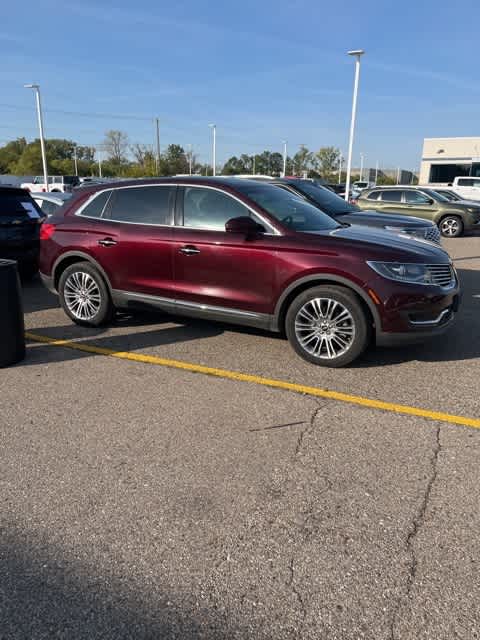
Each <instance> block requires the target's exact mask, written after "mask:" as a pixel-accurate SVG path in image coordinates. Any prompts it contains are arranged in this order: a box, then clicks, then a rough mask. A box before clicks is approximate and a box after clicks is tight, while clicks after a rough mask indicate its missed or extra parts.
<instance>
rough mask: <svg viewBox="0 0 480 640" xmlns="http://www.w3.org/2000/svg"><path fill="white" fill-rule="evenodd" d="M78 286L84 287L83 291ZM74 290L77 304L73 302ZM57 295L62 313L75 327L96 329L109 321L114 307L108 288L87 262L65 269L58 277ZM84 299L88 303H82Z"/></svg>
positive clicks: (111, 318) (74, 300)
mask: <svg viewBox="0 0 480 640" xmlns="http://www.w3.org/2000/svg"><path fill="white" fill-rule="evenodd" d="M76 283H78V287H77V284H76ZM82 283H88V284H85V287H84V289H82V286H83V284H82ZM87 288H88V289H89V290H90V292H89V293H87ZM76 290H77V291H78V295H79V296H80V297H81V298H82V299H81V300H79V299H78V297H77V298H75V296H76V295H77V294H76V293H75V291H76ZM82 291H84V293H82ZM58 293H59V297H60V304H61V305H62V307H63V310H64V311H65V313H66V314H67V316H68V317H69V318H71V319H72V320H73V321H74V322H75V323H76V324H79V325H81V326H83V327H100V326H102V325H105V324H108V323H109V322H111V321H112V320H113V317H114V315H115V307H114V306H113V303H112V299H111V297H110V293H109V291H108V287H107V285H106V284H105V281H104V279H103V278H102V276H101V275H100V273H99V272H98V271H97V269H95V267H94V266H93V265H91V264H90V263H88V262H76V263H75V264H72V265H70V266H69V267H67V268H66V269H65V271H64V272H63V273H62V275H61V276H60V282H59V283H58ZM87 298H88V299H89V302H86V299H87ZM87 305H89V306H88V307H87ZM90 305H91V306H90ZM92 307H93V308H92Z"/></svg>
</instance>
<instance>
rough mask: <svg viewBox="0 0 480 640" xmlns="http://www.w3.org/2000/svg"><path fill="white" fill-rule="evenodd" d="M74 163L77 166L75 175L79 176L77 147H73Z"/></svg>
mask: <svg viewBox="0 0 480 640" xmlns="http://www.w3.org/2000/svg"><path fill="white" fill-rule="evenodd" d="M73 163H74V166H75V175H76V176H78V163H77V145H75V146H74V147H73Z"/></svg>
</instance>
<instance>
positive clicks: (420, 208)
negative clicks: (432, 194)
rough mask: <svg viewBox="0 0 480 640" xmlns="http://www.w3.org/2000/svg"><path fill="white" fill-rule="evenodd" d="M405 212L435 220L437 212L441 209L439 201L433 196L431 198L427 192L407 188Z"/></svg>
mask: <svg viewBox="0 0 480 640" xmlns="http://www.w3.org/2000/svg"><path fill="white" fill-rule="evenodd" d="M404 194H405V197H404V200H405V208H406V211H405V213H408V215H410V216H416V217H417V218H424V219H425V220H433V219H434V217H435V214H436V213H437V211H438V210H439V207H438V205H437V203H436V202H435V201H434V200H433V198H429V197H428V195H427V194H426V193H422V192H421V191H416V190H415V189H405V192H404Z"/></svg>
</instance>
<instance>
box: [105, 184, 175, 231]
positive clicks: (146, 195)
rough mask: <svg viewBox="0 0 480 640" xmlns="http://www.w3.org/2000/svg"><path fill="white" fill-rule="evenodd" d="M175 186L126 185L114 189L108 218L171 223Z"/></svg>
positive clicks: (120, 220) (122, 220)
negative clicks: (126, 186) (125, 186)
mask: <svg viewBox="0 0 480 640" xmlns="http://www.w3.org/2000/svg"><path fill="white" fill-rule="evenodd" d="M174 194H175V187H169V186H168V187H167V186H165V187H162V186H156V187H128V188H126V189H116V190H115V192H114V194H113V196H112V201H111V204H109V208H110V218H111V219H112V220H117V221H118V222H131V223H135V224H155V225H156V224H161V225H170V224H172V202H173V196H174Z"/></svg>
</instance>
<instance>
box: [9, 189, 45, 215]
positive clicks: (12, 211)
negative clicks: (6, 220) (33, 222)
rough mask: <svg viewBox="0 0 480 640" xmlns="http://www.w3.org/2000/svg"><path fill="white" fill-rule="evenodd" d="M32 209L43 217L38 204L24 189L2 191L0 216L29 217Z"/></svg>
mask: <svg viewBox="0 0 480 640" xmlns="http://www.w3.org/2000/svg"><path fill="white" fill-rule="evenodd" d="M30 207H33V208H34V210H35V211H36V212H37V213H38V214H39V215H43V214H42V212H41V211H40V209H39V207H38V205H37V203H36V202H34V201H33V200H32V198H31V197H30V196H29V195H28V194H27V193H26V192H25V191H23V189H22V190H20V189H18V190H17V189H15V190H13V189H12V190H10V189H9V190H7V189H0V216H11V215H24V216H28V209H29V208H30Z"/></svg>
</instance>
